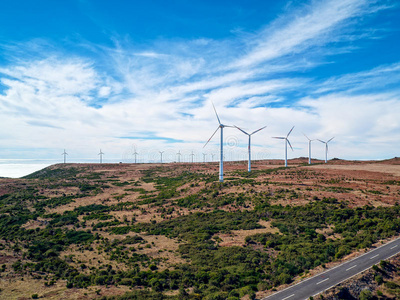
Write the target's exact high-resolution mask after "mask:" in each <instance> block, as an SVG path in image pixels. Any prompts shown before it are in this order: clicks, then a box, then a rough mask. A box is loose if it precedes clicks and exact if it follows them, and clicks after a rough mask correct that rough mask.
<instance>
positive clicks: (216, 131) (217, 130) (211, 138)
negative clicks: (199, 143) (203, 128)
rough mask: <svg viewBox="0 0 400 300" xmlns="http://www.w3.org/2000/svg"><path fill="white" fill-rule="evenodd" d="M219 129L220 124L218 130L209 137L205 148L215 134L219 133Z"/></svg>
mask: <svg viewBox="0 0 400 300" xmlns="http://www.w3.org/2000/svg"><path fill="white" fill-rule="evenodd" d="M218 129H219V126H218V128H217V130H215V131H214V133H213V134H212V136H211V137H210V138H209V139H208V141H207V143H206V144H205V145H204V146H203V148H204V147H205V146H207V144H208V142H209V141H210V140H211V139H212V138H213V136H214V135H215V134H216V133H217V131H218Z"/></svg>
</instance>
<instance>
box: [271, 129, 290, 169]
mask: <svg viewBox="0 0 400 300" xmlns="http://www.w3.org/2000/svg"><path fill="white" fill-rule="evenodd" d="M293 128H294V126H293V127H292V129H290V131H289V133H288V134H287V135H286V137H283V136H275V137H273V138H274V139H280V140H285V167H287V145H288V144H289V146H290V148H291V149H292V151H293V147H292V145H291V144H290V142H289V139H288V137H289V134H290V133H291V132H292V130H293Z"/></svg>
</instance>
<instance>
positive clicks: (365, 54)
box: [0, 0, 400, 176]
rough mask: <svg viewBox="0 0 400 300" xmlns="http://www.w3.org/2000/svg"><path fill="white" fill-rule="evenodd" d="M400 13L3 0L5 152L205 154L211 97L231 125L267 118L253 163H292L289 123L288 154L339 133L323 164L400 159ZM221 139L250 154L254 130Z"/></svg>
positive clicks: (347, 3) (1, 143) (354, 1)
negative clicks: (327, 161)
mask: <svg viewBox="0 0 400 300" xmlns="http://www.w3.org/2000/svg"><path fill="white" fill-rule="evenodd" d="M399 13H400V5H399V3H396V1H394V0H389V1H380V0H378V1H373V2H371V1H359V0H343V1H334V0H315V1H306V2H302V3H298V2H294V1H264V2H262V3H259V1H247V2H246V3H242V2H241V1H231V2H230V3H229V5H226V3H225V2H223V1H213V2H211V1H192V2H190V4H188V3H185V2H183V1H179V0H175V1H171V2H169V3H168V5H166V4H165V3H164V2H163V1H153V2H152V3H143V2H139V1H118V2H115V3H110V2H108V1H93V0H87V1H80V0H74V1H68V2H65V3H64V2H54V1H50V0H45V1H41V2H40V3H32V2H31V1H27V0H18V1H13V2H12V3H11V2H8V3H7V4H5V5H4V6H3V8H2V11H1V12H0V118H1V119H2V125H3V126H1V128H0V158H1V159H10V160H16V159H32V160H38V161H39V160H60V161H62V156H61V155H60V153H61V152H62V149H66V151H67V152H68V151H71V155H72V153H74V154H73V156H75V157H93V158H90V159H93V160H95V159H96V157H97V153H98V149H102V151H103V152H104V153H105V156H104V157H103V159H104V160H105V161H107V160H108V158H107V157H110V159H111V157H113V158H117V157H119V159H117V160H120V161H122V160H124V159H125V160H128V159H129V157H128V156H130V155H131V154H132V153H133V151H136V150H137V151H138V152H139V153H147V155H148V156H149V157H150V158H149V160H156V159H157V158H158V156H157V155H156V154H151V153H152V152H154V153H157V152H158V151H167V152H170V154H169V156H170V160H171V157H172V156H173V151H175V152H176V151H178V150H179V151H183V152H190V151H192V150H193V151H196V152H197V153H199V154H198V155H199V157H198V160H199V162H201V161H202V152H205V153H208V154H209V155H211V153H215V154H217V153H218V152H217V151H218V147H219V138H218V137H215V136H214V138H213V139H212V140H211V141H210V143H209V145H207V147H206V148H204V149H203V146H204V144H205V143H206V141H207V140H208V138H209V137H210V136H211V135H212V133H213V132H214V131H215V129H216V128H217V125H218V121H217V119H216V117H215V114H214V111H213V108H212V103H214V104H215V107H216V110H217V111H218V115H219V117H220V119H221V122H222V123H224V124H229V125H236V126H239V127H240V128H243V129H244V130H246V131H250V132H252V131H254V130H256V129H257V128H260V127H263V126H267V128H266V129H264V130H263V131H262V132H260V133H259V134H256V135H254V137H253V138H252V139H253V142H254V143H253V144H252V149H253V151H252V156H253V157H254V158H255V160H257V158H260V159H264V158H266V159H277V160H280V159H283V155H284V144H283V143H282V142H281V141H279V140H274V139H272V138H271V137H272V136H283V135H286V133H287V132H288V131H289V129H290V128H291V127H292V126H293V125H294V126H295V129H294V131H293V133H292V134H291V135H290V142H291V144H292V145H293V147H294V150H295V151H294V152H292V151H288V159H293V158H294V157H300V156H308V152H307V151H308V141H307V139H306V138H305V137H304V136H303V133H305V134H306V135H307V136H308V137H310V138H312V139H321V140H328V139H329V138H331V137H332V136H335V139H334V141H332V143H330V144H329V153H328V159H331V158H334V157H338V158H341V159H345V160H384V159H388V157H392V158H393V157H398V156H400V155H399V154H398V152H399V151H398V149H399V148H400V121H399V118H398V114H399V112H400V88H399V83H400V30H399V28H400V19H399V18H398V15H399ZM17 28H18V30H17ZM224 133H225V139H224V141H225V145H226V146H225V149H224V151H227V153H230V152H231V154H230V155H231V157H227V160H229V159H231V160H238V159H240V158H242V157H243V156H245V155H246V151H247V136H246V135H244V134H242V133H241V132H239V131H238V130H236V129H227V131H225V132H224ZM317 143H318V144H314V143H313V146H312V147H313V150H312V152H313V155H312V156H313V157H314V156H315V157H317V158H320V157H321V159H322V158H323V147H324V145H323V144H322V143H319V142H317ZM68 149H72V150H68ZM95 149H97V150H95ZM96 151H97V152H96ZM229 151H230V152H229ZM95 155H96V157H95ZM166 155H167V154H166ZM88 159H89V158H88ZM166 159H167V160H168V158H167V157H166ZM67 162H68V158H67ZM3 166H4V164H3ZM1 167H2V164H1V163H0V168H1ZM0 171H1V170H0ZM0 176H1V175H0Z"/></svg>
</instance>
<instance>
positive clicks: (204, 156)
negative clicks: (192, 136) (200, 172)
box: [203, 153, 207, 163]
mask: <svg viewBox="0 0 400 300" xmlns="http://www.w3.org/2000/svg"><path fill="white" fill-rule="evenodd" d="M206 156H207V154H206V153H203V163H205V162H206Z"/></svg>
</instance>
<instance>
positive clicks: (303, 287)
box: [262, 238, 400, 300]
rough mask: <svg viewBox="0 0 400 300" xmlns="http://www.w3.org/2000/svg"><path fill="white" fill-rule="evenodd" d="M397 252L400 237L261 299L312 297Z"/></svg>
mask: <svg viewBox="0 0 400 300" xmlns="http://www.w3.org/2000/svg"><path fill="white" fill-rule="evenodd" d="M399 252H400V238H398V239H396V240H394V241H391V242H389V243H387V244H385V245H383V246H380V247H379V248H375V249H373V250H371V251H369V252H366V253H365V254H363V255H361V256H359V257H356V258H354V259H352V260H349V261H347V262H345V263H343V264H341V265H338V266H336V267H334V268H332V269H329V270H327V271H325V272H323V273H320V274H318V275H316V276H314V277H311V278H309V279H306V280H304V281H301V282H299V283H297V284H295V285H293V286H290V287H288V288H286V289H284V290H282V291H279V292H277V293H275V294H272V295H270V296H268V297H266V298H263V299H262V300H303V299H308V298H310V296H313V297H314V296H315V295H318V294H319V293H321V292H323V291H325V290H327V289H329V288H331V287H333V286H335V285H337V284H339V283H341V282H342V281H345V280H346V279H348V278H350V277H352V276H354V275H356V274H358V273H360V272H362V271H364V270H366V269H369V268H370V267H372V266H373V265H375V264H377V263H379V262H380V261H381V260H385V259H388V258H390V257H392V256H394V255H396V254H397V253H399Z"/></svg>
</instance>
